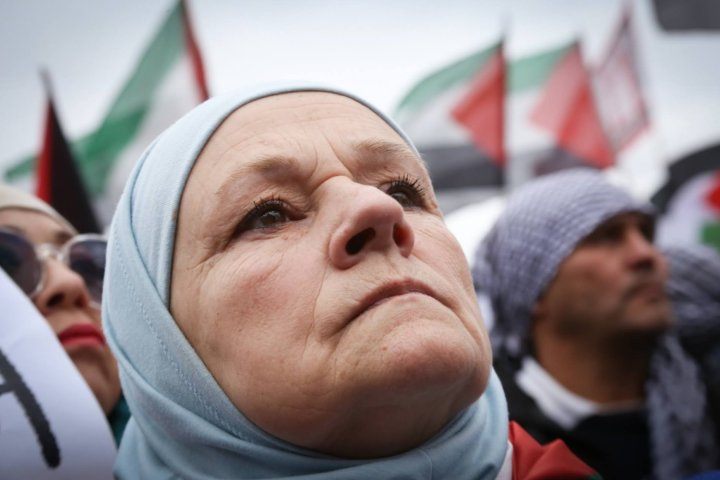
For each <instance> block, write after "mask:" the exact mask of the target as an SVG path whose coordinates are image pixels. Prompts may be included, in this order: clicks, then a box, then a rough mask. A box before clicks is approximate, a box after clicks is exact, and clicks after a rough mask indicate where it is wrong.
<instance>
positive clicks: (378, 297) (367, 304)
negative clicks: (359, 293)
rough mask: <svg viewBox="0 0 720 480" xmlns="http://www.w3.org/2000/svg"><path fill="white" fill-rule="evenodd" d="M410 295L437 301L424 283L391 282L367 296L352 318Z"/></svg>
mask: <svg viewBox="0 0 720 480" xmlns="http://www.w3.org/2000/svg"><path fill="white" fill-rule="evenodd" d="M410 293H419V294H423V295H427V296H430V297H433V298H436V299H437V296H436V295H435V293H434V292H433V291H432V290H431V289H430V288H428V287H427V286H426V285H424V284H422V283H419V282H415V281H400V282H391V283H388V284H386V285H383V286H382V287H381V288H378V289H376V290H375V291H373V292H371V293H370V294H369V295H367V296H366V297H365V298H364V299H363V300H362V301H361V302H360V304H359V306H358V307H357V308H356V309H355V310H354V311H353V312H352V314H351V316H350V318H351V319H354V318H356V317H358V316H359V315H362V314H364V313H366V312H368V311H369V310H372V309H374V308H375V307H377V306H379V305H381V304H383V303H385V302H386V301H387V300H389V299H391V298H394V297H398V296H402V295H407V294H410Z"/></svg>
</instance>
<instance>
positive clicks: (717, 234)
mask: <svg viewBox="0 0 720 480" xmlns="http://www.w3.org/2000/svg"><path fill="white" fill-rule="evenodd" d="M652 201H653V203H654V204H655V205H656V206H657V207H658V210H659V211H660V214H661V216H660V219H659V222H658V233H657V235H658V241H659V242H660V243H663V244H698V243H701V244H706V245H709V246H712V247H715V248H716V249H718V251H720V144H716V145H712V146H710V147H707V148H704V149H702V150H699V151H697V152H694V153H691V154H689V155H687V156H685V157H683V158H681V159H679V160H677V161H676V162H674V163H673V164H671V165H670V167H669V168H668V180H667V182H666V183H665V185H663V187H662V188H661V189H660V190H658V192H657V193H656V194H655V195H654V196H653V198H652Z"/></svg>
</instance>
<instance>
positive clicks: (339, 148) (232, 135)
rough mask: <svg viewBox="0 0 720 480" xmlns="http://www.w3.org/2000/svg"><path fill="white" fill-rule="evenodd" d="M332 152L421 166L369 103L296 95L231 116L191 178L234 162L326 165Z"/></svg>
mask: <svg viewBox="0 0 720 480" xmlns="http://www.w3.org/2000/svg"><path fill="white" fill-rule="evenodd" d="M326 147H329V149H330V150H332V153H333V154H334V155H336V156H342V153H343V151H347V150H360V149H364V150H374V151H375V152H376V153H389V152H391V151H397V152H400V151H403V152H405V153H407V155H408V156H413V157H415V160H416V161H420V157H419V155H418V154H417V151H416V150H415V148H414V146H413V145H412V144H411V143H409V141H408V140H407V139H406V138H405V137H404V135H403V134H402V133H401V132H400V131H399V130H397V129H396V127H395V126H394V124H392V123H390V122H389V121H388V120H387V119H386V118H385V117H383V116H381V115H379V114H378V113H377V112H376V111H374V110H372V109H371V108H369V107H368V106H367V105H366V104H364V103H360V102H358V101H357V100H354V99H352V98H349V97H347V96H344V95H339V94H336V93H329V92H290V93H283V94H278V95H273V96H269V97H264V98H260V99H257V100H254V101H252V102H249V103H247V104H244V105H242V106H241V107H239V108H238V109H236V110H235V111H234V112H233V113H231V114H230V115H229V116H228V117H227V118H226V119H225V120H224V121H223V122H222V123H221V124H220V126H219V127H218V129H217V130H216V131H215V132H214V133H213V135H212V136H211V137H210V139H209V140H208V142H207V144H206V145H205V147H204V149H203V151H202V152H201V154H200V155H199V157H198V160H197V163H199V164H201V165H200V166H198V165H196V166H195V167H194V170H193V173H192V174H191V178H192V175H194V174H195V172H196V171H197V170H200V169H203V168H204V169H207V168H223V167H227V166H228V164H229V163H230V164H235V163H238V162H249V161H256V162H258V163H260V164H267V163H268V161H271V160H280V161H281V162H280V163H282V160H285V163H291V162H302V161H303V160H307V159H308V158H310V159H312V160H313V161H316V162H322V160H323V159H324V158H327V155H323V148H326Z"/></svg>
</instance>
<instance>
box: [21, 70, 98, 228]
mask: <svg viewBox="0 0 720 480" xmlns="http://www.w3.org/2000/svg"><path fill="white" fill-rule="evenodd" d="M46 89H47V93H48V104H47V114H46V116H45V132H44V134H43V142H42V149H41V151H40V155H39V156H38V157H37V170H36V177H37V183H36V190H35V194H36V195H37V196H38V197H39V198H41V199H42V200H44V201H45V202H47V203H48V204H50V205H52V207H53V208H54V209H55V210H57V211H58V213H60V215H62V216H63V217H65V219H66V220H67V221H68V222H70V223H71V224H72V225H73V226H74V227H75V228H76V229H77V231H78V232H80V233H98V232H100V227H99V225H98V222H97V220H96V218H95V212H94V211H93V208H92V206H91V205H90V200H89V198H88V195H87V193H86V191H85V185H84V184H83V180H82V178H80V174H79V173H78V170H77V167H76V166H75V160H74V159H73V155H72V153H71V152H70V147H69V146H68V143H67V140H65V135H64V134H63V131H62V127H61V126H60V120H59V119H58V116H57V112H56V111H55V105H54V104H53V101H52V96H51V95H50V89H49V86H47V82H46Z"/></svg>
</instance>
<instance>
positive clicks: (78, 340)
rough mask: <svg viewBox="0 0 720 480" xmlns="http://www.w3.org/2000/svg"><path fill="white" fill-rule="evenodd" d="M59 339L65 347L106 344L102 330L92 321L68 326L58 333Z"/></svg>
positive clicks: (101, 345) (100, 345) (102, 345)
mask: <svg viewBox="0 0 720 480" xmlns="http://www.w3.org/2000/svg"><path fill="white" fill-rule="evenodd" d="M58 339H59V340H60V343H61V344H62V345H63V347H65V348H68V347H72V346H88V347H104V346H105V337H104V336H103V334H102V332H101V331H100V329H99V328H98V327H96V326H95V325H93V324H91V323H80V324H77V325H73V326H71V327H68V328H66V329H65V330H63V331H62V332H60V333H59V334H58Z"/></svg>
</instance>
